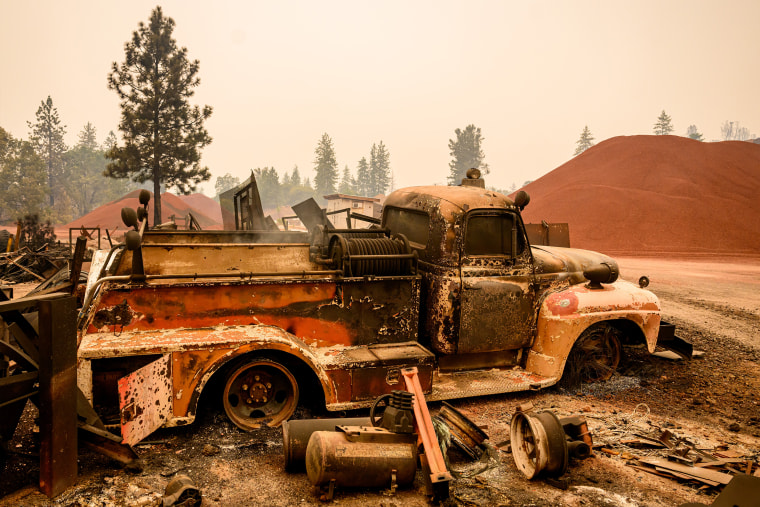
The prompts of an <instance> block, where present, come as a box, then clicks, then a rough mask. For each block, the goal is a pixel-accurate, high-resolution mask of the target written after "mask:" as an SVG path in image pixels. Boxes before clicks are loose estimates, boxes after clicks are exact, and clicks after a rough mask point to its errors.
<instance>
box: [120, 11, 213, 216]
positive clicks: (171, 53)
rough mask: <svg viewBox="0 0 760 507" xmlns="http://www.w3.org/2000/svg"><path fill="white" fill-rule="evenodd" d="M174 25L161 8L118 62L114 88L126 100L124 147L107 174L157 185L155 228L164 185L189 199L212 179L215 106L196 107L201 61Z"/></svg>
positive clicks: (140, 28)
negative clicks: (207, 151)
mask: <svg viewBox="0 0 760 507" xmlns="http://www.w3.org/2000/svg"><path fill="white" fill-rule="evenodd" d="M173 31H174V20H173V19H172V18H168V17H164V15H163V11H162V10H161V7H160V6H159V7H156V8H155V9H154V10H153V11H152V12H151V15H150V20H149V21H148V24H147V25H146V24H144V23H142V22H141V23H140V24H139V25H138V29H137V31H136V32H134V33H133V35H132V39H131V40H130V41H129V42H127V43H126V44H125V56H126V57H125V60H124V62H123V63H122V64H121V65H119V64H117V63H116V62H114V63H113V66H112V70H111V73H110V74H109V75H108V88H109V89H111V90H114V91H115V92H116V93H117V94H118V95H119V99H120V101H121V102H120V106H121V121H120V122H119V130H121V132H122V136H123V138H124V145H123V146H118V145H117V146H114V147H113V148H111V149H110V150H109V151H108V153H107V155H106V156H107V157H108V158H109V159H111V160H112V162H111V163H109V164H108V168H107V169H106V174H107V175H108V176H111V177H115V178H127V177H129V178H132V179H133V180H134V181H137V182H140V183H142V182H145V181H147V180H150V181H152V182H153V195H154V201H153V223H160V222H161V184H165V185H166V186H167V187H175V188H176V189H177V190H178V191H179V192H180V193H183V194H187V193H190V192H192V191H194V190H195V188H196V187H195V186H196V185H197V184H199V183H201V182H203V181H207V180H208V179H210V178H211V173H210V172H209V170H208V168H207V167H201V165H200V159H201V154H200V150H201V149H202V148H204V147H205V146H207V145H208V144H209V143H210V142H211V137H210V136H209V135H208V132H207V131H206V129H205V128H204V126H203V123H204V122H205V120H207V119H208V118H209V116H211V111H212V109H211V107H209V106H204V107H203V109H201V108H199V107H198V106H191V105H190V103H189V99H190V97H192V96H193V94H194V93H195V92H194V91H193V89H194V88H195V87H196V86H198V85H199V84H200V78H199V77H198V68H199V62H198V60H193V61H190V60H188V57H187V49H186V48H179V47H177V41H176V40H174V38H172V33H173Z"/></svg>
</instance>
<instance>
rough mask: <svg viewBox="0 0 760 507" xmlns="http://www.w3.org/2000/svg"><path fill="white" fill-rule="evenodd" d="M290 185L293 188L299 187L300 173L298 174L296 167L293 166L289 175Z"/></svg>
mask: <svg viewBox="0 0 760 507" xmlns="http://www.w3.org/2000/svg"><path fill="white" fill-rule="evenodd" d="M290 183H291V184H292V185H295V186H300V185H301V173H299V172H298V166H297V165H294V166H293V174H291V175H290Z"/></svg>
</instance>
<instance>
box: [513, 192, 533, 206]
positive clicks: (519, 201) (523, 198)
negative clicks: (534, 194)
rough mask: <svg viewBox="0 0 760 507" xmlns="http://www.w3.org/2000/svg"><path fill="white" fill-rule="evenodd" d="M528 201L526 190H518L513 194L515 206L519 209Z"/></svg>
mask: <svg viewBox="0 0 760 507" xmlns="http://www.w3.org/2000/svg"><path fill="white" fill-rule="evenodd" d="M529 202H530V196H529V195H528V192H526V191H525V190H520V191H519V192H517V194H516V195H515V206H517V208H518V209H519V210H520V211H522V210H524V209H525V206H527V205H528V203H529Z"/></svg>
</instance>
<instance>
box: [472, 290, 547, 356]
mask: <svg viewBox="0 0 760 507" xmlns="http://www.w3.org/2000/svg"><path fill="white" fill-rule="evenodd" d="M463 285H464V287H463V290H462V316H461V323H460V328H459V341H458V347H457V352H458V353H460V354H462V353H470V352H488V351H499V350H509V349H518V348H522V347H526V346H528V345H530V343H531V341H532V339H533V322H534V320H535V315H536V311H535V304H534V294H533V291H532V289H531V283H530V278H527V277H519V276H517V277H512V276H505V277H499V278H495V277H494V278H481V277H477V278H465V279H463Z"/></svg>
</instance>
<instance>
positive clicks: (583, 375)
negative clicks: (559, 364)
mask: <svg viewBox="0 0 760 507" xmlns="http://www.w3.org/2000/svg"><path fill="white" fill-rule="evenodd" d="M621 350H622V348H621V345H620V338H619V336H618V331H617V329H615V328H614V327H612V326H609V325H606V324H603V325H597V326H593V327H591V328H589V329H587V330H586V331H585V332H584V333H583V334H582V335H581V337H580V338H578V341H576V342H575V345H573V349H572V350H571V351H570V356H569V357H568V358H567V367H566V368H565V372H566V373H569V375H570V376H571V377H573V380H576V381H577V382H599V381H602V380H607V379H609V378H610V377H611V376H612V374H613V373H614V372H615V370H616V369H617V367H618V364H620V356H621Z"/></svg>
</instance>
